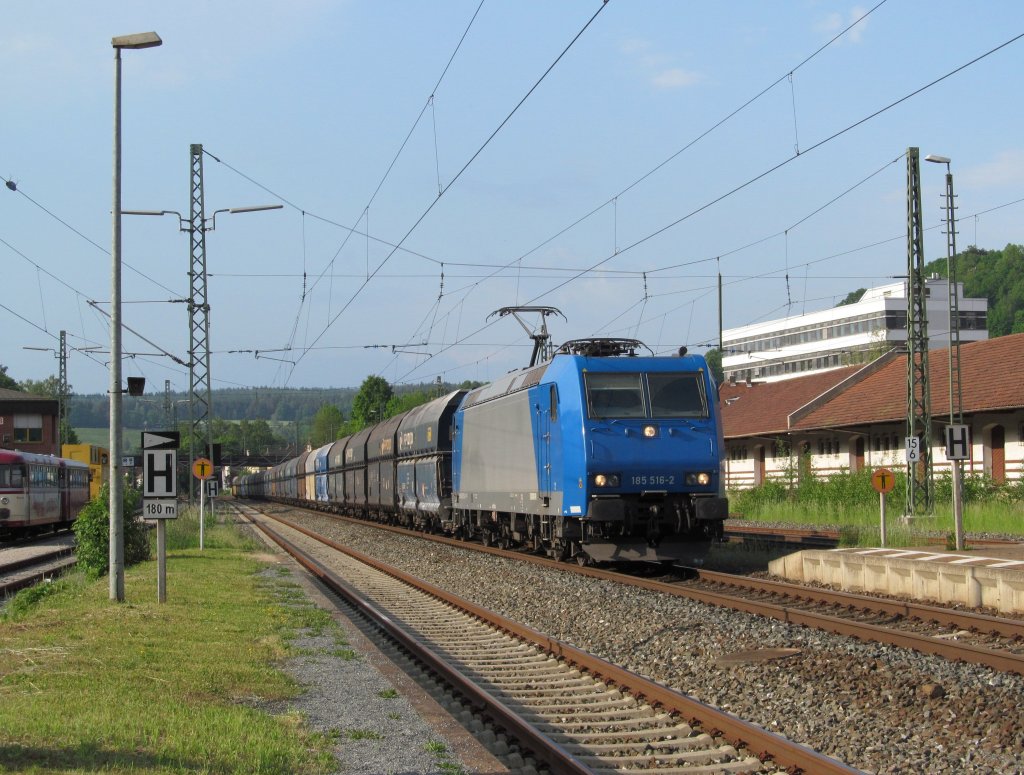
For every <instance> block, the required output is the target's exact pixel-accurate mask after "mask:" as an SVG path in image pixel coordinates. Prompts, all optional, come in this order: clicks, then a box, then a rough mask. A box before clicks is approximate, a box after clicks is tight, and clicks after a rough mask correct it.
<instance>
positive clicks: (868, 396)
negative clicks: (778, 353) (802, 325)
mask: <svg viewBox="0 0 1024 775" xmlns="http://www.w3.org/2000/svg"><path fill="white" fill-rule="evenodd" d="M960 375H961V376H960V383H961V389H962V394H963V403H962V410H963V412H964V413H965V414H970V413H975V412H984V411H997V410H1002V409H1019V408H1021V407H1024V334H1011V335H1009V336H1001V337H998V338H996V339H989V340H986V341H983V342H971V343H969V344H962V345H960ZM928 377H929V388H930V394H931V413H932V416H933V417H941V416H942V415H948V414H949V351H948V349H947V348H943V349H941V350H932V351H930V352H929V353H928ZM719 395H720V397H721V402H722V403H721V408H722V423H723V428H724V433H725V436H726V438H737V437H744V436H755V435H758V434H772V433H783V432H786V431H789V430H794V429H807V430H809V429H813V428H835V427H841V426H849V425H866V424H869V423H880V422H895V421H899V420H902V419H904V418H905V417H906V416H907V356H906V354H898V353H892V354H891V355H889V356H888V357H886V358H885V359H879V360H878V361H875V362H874V363H871V364H868V365H867V366H863V367H860V366H847V367H844V368H841V369H835V370H833V371H826V372H820V373H817V374H809V375H807V376H805V377H794V378H793V379H786V380H779V381H777V382H760V383H758V382H755V383H754V384H753V385H752V386H750V387H747V386H746V385H745V384H743V383H737V384H735V385H733V384H731V383H728V382H726V383H724V384H723V385H722V386H721V388H720V390H719Z"/></svg>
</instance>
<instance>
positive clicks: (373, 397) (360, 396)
mask: <svg viewBox="0 0 1024 775" xmlns="http://www.w3.org/2000/svg"><path fill="white" fill-rule="evenodd" d="M391 396H392V391H391V385H389V384H388V381H387V380H386V379H384V378H383V377H377V376H369V377H367V378H366V379H364V380H363V384H362V385H360V386H359V392H358V393H356V397H355V398H354V399H353V400H352V419H353V420H355V422H356V424H357V425H358V426H359V427H360V428H365V427H366V426H367V425H371V424H372V423H375V422H380V421H381V420H383V419H384V415H385V412H386V410H387V405H388V401H390V400H391Z"/></svg>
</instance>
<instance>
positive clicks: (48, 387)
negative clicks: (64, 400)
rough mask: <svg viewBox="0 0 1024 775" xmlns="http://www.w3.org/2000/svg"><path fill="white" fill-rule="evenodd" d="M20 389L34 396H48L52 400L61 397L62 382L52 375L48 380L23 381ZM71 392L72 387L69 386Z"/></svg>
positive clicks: (19, 384) (19, 385) (19, 386)
mask: <svg viewBox="0 0 1024 775" xmlns="http://www.w3.org/2000/svg"><path fill="white" fill-rule="evenodd" d="M18 389H19V390H23V391H25V392H26V393H31V394H32V395H34V396H48V397H50V398H59V397H60V380H59V379H57V377H56V375H54V374H51V375H50V376H49V377H47V378H46V379H41V380H34V379H23V380H22V381H21V382H19V383H18ZM70 392H71V386H70V385H68V393H70Z"/></svg>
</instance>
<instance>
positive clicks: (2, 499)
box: [0, 495, 10, 506]
mask: <svg viewBox="0 0 1024 775" xmlns="http://www.w3.org/2000/svg"><path fill="white" fill-rule="evenodd" d="M0 503H2V504H4V505H5V506H6V505H7V504H8V503H10V500H8V498H7V496H6V495H5V496H4V497H2V498H0Z"/></svg>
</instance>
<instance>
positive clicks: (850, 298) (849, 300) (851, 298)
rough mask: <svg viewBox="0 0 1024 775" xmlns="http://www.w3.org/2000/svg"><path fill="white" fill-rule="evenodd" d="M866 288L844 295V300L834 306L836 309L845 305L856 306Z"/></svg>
mask: <svg viewBox="0 0 1024 775" xmlns="http://www.w3.org/2000/svg"><path fill="white" fill-rule="evenodd" d="M866 291H867V288H858V289H857V290H855V291H850V292H849V293H848V294H846V298H845V299H843V300H842V301H841V302H839V303H838V304H836V306H837V307H842V306H845V305H846V304H856V303H857V302H858V301H860V300H861V297H862V296H863V295H864V294H865V292H866Z"/></svg>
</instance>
